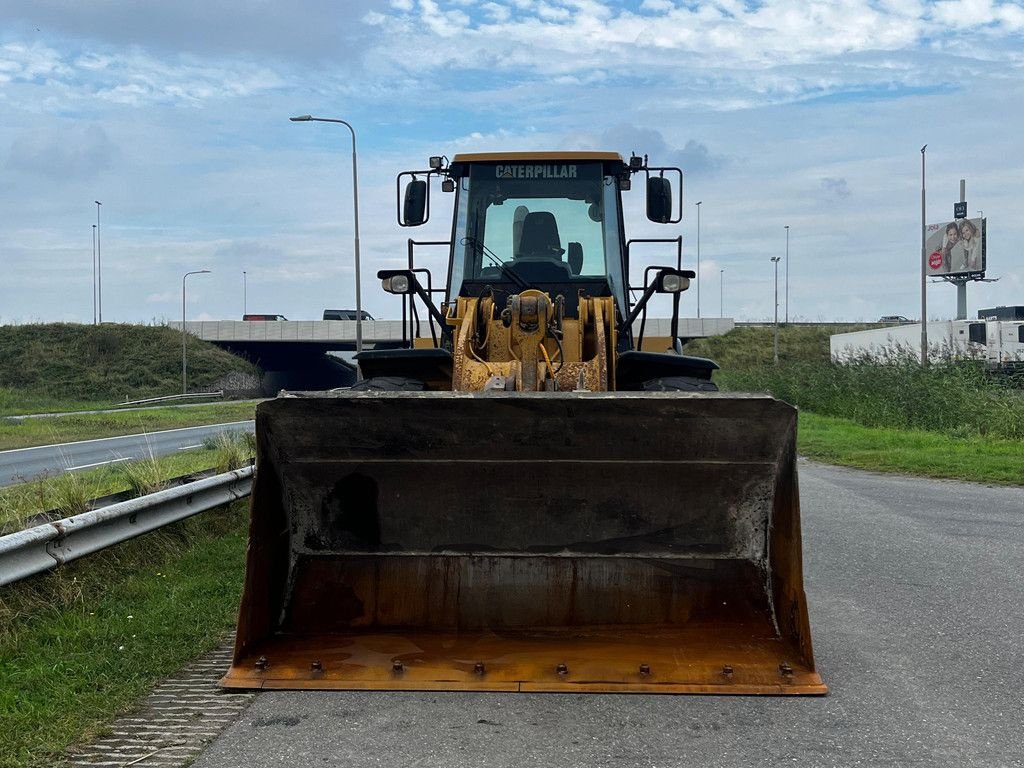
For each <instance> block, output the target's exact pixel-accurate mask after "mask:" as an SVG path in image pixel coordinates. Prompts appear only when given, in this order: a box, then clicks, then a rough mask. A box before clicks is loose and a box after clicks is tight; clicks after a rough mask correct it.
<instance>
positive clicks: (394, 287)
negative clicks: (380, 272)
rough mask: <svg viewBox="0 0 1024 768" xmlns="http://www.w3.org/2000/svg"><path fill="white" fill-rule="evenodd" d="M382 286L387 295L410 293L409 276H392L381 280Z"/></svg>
mask: <svg viewBox="0 0 1024 768" xmlns="http://www.w3.org/2000/svg"><path fill="white" fill-rule="evenodd" d="M380 285H381V287H382V288H383V289H384V290H385V291H386V292H387V293H408V292H409V277H408V275H392V276H391V277H385V278H384V279H383V280H381V281H380Z"/></svg>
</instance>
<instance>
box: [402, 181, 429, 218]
mask: <svg viewBox="0 0 1024 768" xmlns="http://www.w3.org/2000/svg"><path fill="white" fill-rule="evenodd" d="M426 220H427V182H426V181H424V180H423V179H413V180H412V181H410V182H409V183H408V184H406V186H405V200H404V201H403V203H402V223H403V224H404V225H405V226H407V227H418V226H419V225H420V224H422V223H423V222H424V221H426Z"/></svg>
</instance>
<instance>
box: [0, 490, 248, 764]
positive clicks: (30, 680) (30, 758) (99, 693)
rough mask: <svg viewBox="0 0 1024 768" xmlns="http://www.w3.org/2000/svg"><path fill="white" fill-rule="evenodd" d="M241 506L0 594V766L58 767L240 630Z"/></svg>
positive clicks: (3, 589)
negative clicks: (74, 748)
mask: <svg viewBox="0 0 1024 768" xmlns="http://www.w3.org/2000/svg"><path fill="white" fill-rule="evenodd" d="M245 506H246V505H245V503H244V502H240V503H238V504H235V505H233V506H232V507H231V508H230V509H229V510H212V511H210V512H205V513H203V514H201V515H198V516H196V517H194V518H191V519H189V520H186V521H183V522H182V523H178V524H176V525H174V526H171V527H169V528H167V529H165V530H164V531H161V532H159V533H154V534H149V535H147V536H143V537H141V538H139V539H135V540H133V541H131V542H127V543H125V544H122V545H120V546H118V547H114V548H112V549H110V550H106V551H105V552H102V553H99V554H96V555H94V556H91V557H88V558H84V559H83V560H80V561H76V562H74V563H71V564H69V565H67V566H65V567H64V568H62V569H60V570H58V571H55V572H53V573H51V574H47V575H43V576H39V577H36V578H32V579H28V580H26V581H23V582H19V583H17V584H14V585H9V586H6V587H0V768H37V767H41V766H50V765H53V764H54V763H55V762H56V761H57V758H58V756H59V755H60V754H61V753H62V752H63V751H64V750H65V749H66V748H67V747H68V746H69V745H72V744H75V743H78V742H81V741H83V740H86V739H88V738H90V737H91V736H94V735H96V734H98V733H100V732H101V731H102V729H103V727H104V725H105V724H106V723H108V722H109V721H110V720H111V719H112V718H113V717H115V716H116V715H118V714H120V713H122V712H125V711H127V710H130V709H131V708H132V706H133V704H134V703H135V702H136V701H137V700H138V699H139V698H140V697H141V696H143V695H144V694H145V693H146V692H147V691H148V690H149V689H150V688H151V687H152V686H153V684H154V683H155V682H156V681H158V680H159V679H161V678H163V677H166V676H167V675H169V674H171V673H173V672H174V671H175V670H177V669H179V668H180V667H181V666H182V665H183V664H185V663H187V662H188V661H189V660H191V659H193V658H195V657H196V656H198V655H200V654H202V653H205V652H206V651H208V650H210V649H212V648H214V647H216V646H217V645H218V644H219V643H220V642H221V641H222V640H223V638H224V636H225V633H226V632H227V631H228V630H230V629H231V628H232V627H233V626H234V623H235V619H236V613H237V610H238V600H239V595H240V590H241V584H242V576H243V571H244V554H245Z"/></svg>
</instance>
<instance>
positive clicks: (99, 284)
mask: <svg viewBox="0 0 1024 768" xmlns="http://www.w3.org/2000/svg"><path fill="white" fill-rule="evenodd" d="M93 202H94V203H96V276H97V278H98V279H97V281H96V301H97V304H98V306H99V322H101V323H102V322H103V256H102V253H103V249H102V247H101V246H100V206H101V205H103V203H101V202H100V201H99V200H93Z"/></svg>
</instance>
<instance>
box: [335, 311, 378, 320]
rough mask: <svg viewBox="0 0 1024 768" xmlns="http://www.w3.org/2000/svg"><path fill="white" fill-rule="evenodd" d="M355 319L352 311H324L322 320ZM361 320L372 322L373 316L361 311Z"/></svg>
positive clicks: (355, 315)
mask: <svg viewBox="0 0 1024 768" xmlns="http://www.w3.org/2000/svg"><path fill="white" fill-rule="evenodd" d="M356 317H357V314H356V311H355V310H354V309H325V310H324V320H355V319H356ZM362 319H363V320H373V315H371V314H370V313H369V312H367V311H366V310H365V309H364V310H363V315H362Z"/></svg>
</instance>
